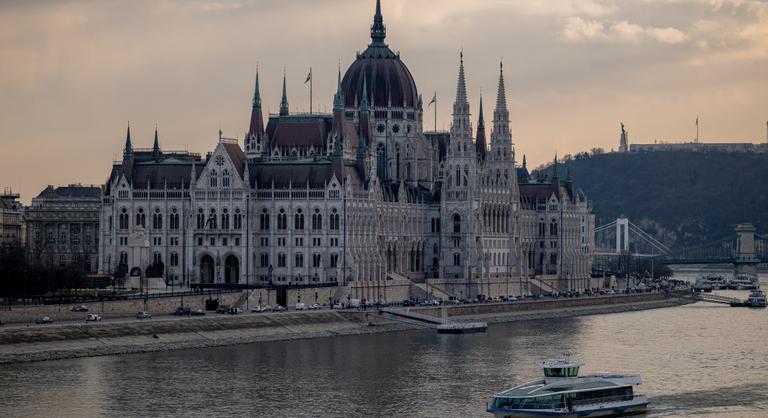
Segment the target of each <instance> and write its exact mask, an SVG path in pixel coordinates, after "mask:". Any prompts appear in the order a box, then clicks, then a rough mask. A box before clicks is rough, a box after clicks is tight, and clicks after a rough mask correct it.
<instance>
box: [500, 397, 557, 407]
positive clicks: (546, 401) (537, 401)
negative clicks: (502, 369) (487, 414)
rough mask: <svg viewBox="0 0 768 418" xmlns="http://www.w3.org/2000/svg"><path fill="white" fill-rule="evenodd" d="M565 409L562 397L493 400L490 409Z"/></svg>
mask: <svg viewBox="0 0 768 418" xmlns="http://www.w3.org/2000/svg"><path fill="white" fill-rule="evenodd" d="M564 407H565V399H564V398H563V395H549V396H537V397H530V398H502V397H499V398H494V400H493V404H491V408H504V409H558V408H564Z"/></svg>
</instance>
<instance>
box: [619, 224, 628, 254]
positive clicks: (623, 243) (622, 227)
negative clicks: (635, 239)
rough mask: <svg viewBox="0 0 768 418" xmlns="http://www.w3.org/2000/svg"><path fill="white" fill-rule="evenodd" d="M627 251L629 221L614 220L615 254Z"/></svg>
mask: <svg viewBox="0 0 768 418" xmlns="http://www.w3.org/2000/svg"><path fill="white" fill-rule="evenodd" d="M628 251H629V219H627V218H618V219H616V252H617V253H622V252H628Z"/></svg>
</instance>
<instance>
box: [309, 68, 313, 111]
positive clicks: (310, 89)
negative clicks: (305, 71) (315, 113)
mask: <svg viewBox="0 0 768 418" xmlns="http://www.w3.org/2000/svg"><path fill="white" fill-rule="evenodd" d="M313 79H314V77H312V67H309V114H310V115H311V114H312V83H313V82H314V80H313Z"/></svg>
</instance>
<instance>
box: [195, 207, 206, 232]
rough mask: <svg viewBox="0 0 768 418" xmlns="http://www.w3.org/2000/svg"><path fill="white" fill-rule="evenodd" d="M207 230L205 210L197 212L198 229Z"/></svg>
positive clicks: (201, 209)
mask: <svg viewBox="0 0 768 418" xmlns="http://www.w3.org/2000/svg"><path fill="white" fill-rule="evenodd" d="M203 228H205V213H204V212H203V208H200V209H198V210H197V229H203Z"/></svg>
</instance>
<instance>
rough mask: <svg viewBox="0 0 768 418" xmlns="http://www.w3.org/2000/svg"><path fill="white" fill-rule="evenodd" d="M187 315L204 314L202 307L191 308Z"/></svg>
mask: <svg viewBox="0 0 768 418" xmlns="http://www.w3.org/2000/svg"><path fill="white" fill-rule="evenodd" d="M189 315H190V316H204V315H205V311H204V310H202V309H193V310H192V311H191V312H190V313H189Z"/></svg>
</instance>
